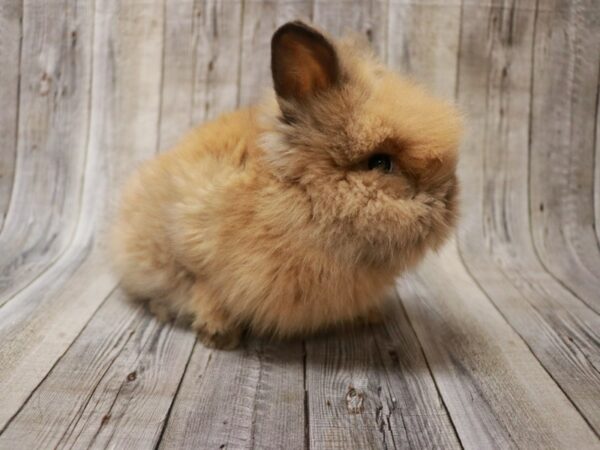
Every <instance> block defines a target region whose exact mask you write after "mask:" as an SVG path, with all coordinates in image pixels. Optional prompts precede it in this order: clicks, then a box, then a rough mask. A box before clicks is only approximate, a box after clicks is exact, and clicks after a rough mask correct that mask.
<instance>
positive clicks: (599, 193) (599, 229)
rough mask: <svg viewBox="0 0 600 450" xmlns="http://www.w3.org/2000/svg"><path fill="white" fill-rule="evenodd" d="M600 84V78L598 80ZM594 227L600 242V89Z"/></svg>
mask: <svg viewBox="0 0 600 450" xmlns="http://www.w3.org/2000/svg"><path fill="white" fill-rule="evenodd" d="M598 83H599V84H600V80H599V81H598ZM594 142H595V144H596V145H595V148H594V161H595V166H596V167H595V170H594V211H595V217H594V218H595V220H594V229H595V230H596V238H597V239H598V242H600V90H598V96H597V98H596V135H595V136H594Z"/></svg>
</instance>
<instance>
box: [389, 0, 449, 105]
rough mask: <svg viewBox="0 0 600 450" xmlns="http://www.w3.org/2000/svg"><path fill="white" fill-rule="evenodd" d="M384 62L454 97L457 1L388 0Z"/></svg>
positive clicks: (431, 89) (443, 93)
mask: <svg viewBox="0 0 600 450" xmlns="http://www.w3.org/2000/svg"><path fill="white" fill-rule="evenodd" d="M388 8H389V12H388V21H389V23H388V31H387V35H388V44H387V63H388V64H389V66H390V67H392V68H394V69H395V70H398V71H399V72H400V73H403V74H408V75H409V76H411V77H412V78H414V79H415V80H416V81H418V82H419V83H422V84H423V85H424V86H426V87H427V88H428V89H429V90H430V91H431V92H433V93H435V94H436V95H439V96H441V97H443V98H445V99H448V100H452V99H454V95H455V89H456V68H457V62H458V48H459V35H460V10H461V5H460V2H444V3H443V4H442V3H440V2H411V1H409V2H399V1H393V0H392V1H390V4H389V7H388Z"/></svg>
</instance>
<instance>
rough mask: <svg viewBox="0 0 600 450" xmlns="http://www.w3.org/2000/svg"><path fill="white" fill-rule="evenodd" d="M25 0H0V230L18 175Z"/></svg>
mask: <svg viewBox="0 0 600 450" xmlns="http://www.w3.org/2000/svg"><path fill="white" fill-rule="evenodd" d="M22 18H23V2H22V1H21V0H12V1H5V2H2V3H0V55H2V57H3V59H4V60H5V61H6V62H10V63H9V64H2V65H0V104H1V105H3V107H2V108H1V109H0V231H1V230H2V227H3V225H4V218H5V216H6V213H7V211H8V206H9V204H10V198H11V193H12V186H13V180H14V175H15V159H16V154H17V133H18V131H17V130H18V125H19V122H18V117H19V81H20V76H19V73H20V67H21V39H20V36H21V31H22V30H21V24H22Z"/></svg>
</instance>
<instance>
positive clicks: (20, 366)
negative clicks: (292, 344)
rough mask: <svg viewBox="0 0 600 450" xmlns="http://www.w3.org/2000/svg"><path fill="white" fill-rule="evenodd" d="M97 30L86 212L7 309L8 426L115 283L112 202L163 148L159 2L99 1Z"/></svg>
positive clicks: (0, 392) (2, 414) (2, 328)
mask: <svg viewBox="0 0 600 450" xmlns="http://www.w3.org/2000/svg"><path fill="white" fill-rule="evenodd" d="M157 18H158V19H159V20H157ZM94 34H95V35H94V46H95V48H94V55H95V57H94V79H93V82H92V97H93V99H94V100H93V107H92V114H91V127H90V140H89V150H88V157H87V159H86V166H85V172H84V173H83V184H84V188H83V194H82V195H83V201H82V214H81V217H80V220H79V223H78V227H77V230H76V233H75V237H74V239H73V240H72V242H71V243H70V246H69V247H68V248H67V250H66V251H65V253H64V255H63V256H62V257H61V258H60V259H58V261H57V262H56V263H55V264H54V265H53V266H52V267H50V268H49V270H47V271H46V272H45V273H44V274H43V275H42V276H40V277H38V278H37V279H36V281H35V282H34V283H32V284H30V285H29V286H28V287H27V288H26V289H24V290H22V291H20V292H19V293H18V294H17V295H16V296H15V297H14V298H13V300H12V301H11V302H9V303H8V304H6V305H4V306H3V307H2V308H1V309H0V336H1V339H2V342H3V343H5V344H4V345H3V346H2V348H1V349H0V367H1V368H2V370H1V371H0V403H1V404H2V405H3V407H2V408H1V409H0V430H1V429H2V428H4V427H5V425H6V424H7V423H8V422H9V421H10V420H11V418H12V417H13V416H14V414H15V413H16V412H17V411H18V410H19V408H20V407H21V405H22V404H23V403H24V401H25V400H26V399H27V398H28V396H29V395H30V393H31V392H32V391H33V390H34V389H35V387H36V386H37V385H38V384H39V383H40V381H42V380H43V379H44V377H45V376H46V374H47V373H48V372H49V370H50V369H51V368H52V366H53V365H54V364H55V362H56V361H57V360H58V359H59V358H60V356H61V355H62V354H63V353H64V352H65V350H66V349H67V348H68V347H69V345H70V344H71V343H72V341H73V340H74V339H75V337H76V336H77V335H78V334H79V332H80V331H81V329H82V328H83V327H84V326H85V324H86V323H87V321H88V320H89V318H90V317H91V315H92V314H93V313H94V311H95V310H96V309H97V308H98V306H99V305H100V304H101V303H102V301H103V300H104V299H105V298H106V296H107V295H108V294H109V293H110V292H111V291H112V290H113V289H114V287H115V285H116V280H115V279H114V277H113V276H112V275H111V273H110V268H109V265H108V264H107V260H106V255H105V254H104V251H105V245H106V243H105V242H103V241H102V240H97V239H96V238H95V235H96V233H97V234H98V236H103V228H102V226H103V224H104V218H105V215H106V214H105V212H106V208H107V206H108V205H110V204H111V201H114V198H115V197H116V191H117V190H118V186H119V184H120V180H122V177H123V174H124V173H127V172H129V171H130V170H131V168H132V166H133V165H135V164H136V162H138V161H139V160H140V158H142V157H144V156H148V155H150V154H152V153H154V151H155V148H156V140H157V133H156V124H157V116H158V105H159V101H158V100H159V93H160V90H159V85H160V73H161V71H160V61H161V58H160V55H161V45H160V43H161V39H162V7H161V5H156V6H155V7H153V8H149V7H148V5H140V4H137V5H132V6H121V7H119V5H117V4H116V2H115V3H113V4H102V5H98V6H97V10H96V14H95V27H94ZM107 43H109V44H108V45H107ZM125 92H126V93H128V95H127V96H126V95H124V93H125ZM107 93H111V94H110V95H109V94H107Z"/></svg>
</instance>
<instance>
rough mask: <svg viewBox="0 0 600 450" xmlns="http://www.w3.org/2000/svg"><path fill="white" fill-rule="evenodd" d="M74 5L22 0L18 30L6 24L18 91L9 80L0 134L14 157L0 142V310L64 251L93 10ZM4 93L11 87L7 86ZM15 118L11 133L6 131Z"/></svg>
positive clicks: (84, 132) (80, 142)
mask: <svg viewBox="0 0 600 450" xmlns="http://www.w3.org/2000/svg"><path fill="white" fill-rule="evenodd" d="M11 3H12V2H11ZM74 3H76V2H74V1H73V0H60V1H56V2H51V3H45V2H42V3H40V2H36V1H24V2H23V5H22V10H21V11H20V15H21V17H22V18H21V19H20V20H22V26H21V27H20V28H21V30H19V29H18V28H17V29H14V26H13V27H12V28H11V26H10V24H8V30H9V31H10V30H12V31H13V32H16V34H15V37H17V38H18V37H19V34H20V33H19V32H22V35H23V38H22V41H21V40H17V42H16V43H15V45H16V46H17V51H18V52H19V54H20V62H19V58H17V62H18V64H19V65H20V80H19V83H18V86H15V85H14V81H13V86H12V89H15V88H17V87H18V88H19V89H18V95H17V96H16V98H15V99H14V100H13V102H10V98H7V99H6V100H7V101H9V103H8V105H10V107H9V108H7V109H8V111H9V113H8V117H6V118H7V119H8V123H4V124H3V128H2V130H0V131H3V132H6V133H9V132H11V131H12V133H11V134H10V135H9V136H4V135H3V139H11V137H10V136H13V139H14V136H15V132H16V133H17V143H16V154H13V155H11V152H13V151H14V150H13V149H11V148H10V145H11V144H10V141H8V142H6V144H5V145H7V146H9V147H8V148H7V151H6V153H4V151H3V152H2V153H3V154H5V155H6V156H2V160H3V161H4V162H3V164H7V165H8V167H9V168H10V167H11V166H13V165H14V167H15V170H14V174H13V176H12V178H13V180H14V181H13V184H12V188H11V189H10V191H11V194H10V202H11V203H12V204H13V207H12V208H9V209H8V211H7V215H6V218H5V221H4V227H3V228H2V231H1V233H0V248H1V249H2V252H1V253H0V267H1V268H2V269H1V271H0V305H2V304H3V303H5V302H6V301H8V300H9V299H10V298H12V297H13V296H14V295H15V294H16V293H17V292H18V291H19V290H20V289H22V288H23V287H25V286H27V285H28V284H29V283H31V281H32V280H33V279H35V277H36V276H37V275H39V274H40V273H42V272H43V271H44V270H46V269H47V268H48V267H49V266H50V265H51V264H52V263H53V262H55V261H56V259H57V258H58V257H59V256H60V255H61V253H62V252H64V250H65V247H66V246H67V245H68V242H69V241H70V240H71V239H72V237H73V233H74V230H75V226H76V224H77V217H78V214H79V213H80V206H81V188H82V186H81V177H80V174H81V171H82V169H83V165H84V164H85V158H86V145H87V140H88V131H89V130H88V128H89V127H88V126H89V109H90V96H89V89H90V80H91V45H92V36H91V34H92V31H93V26H92V23H93V10H92V8H91V7H86V6H82V7H80V8H76V7H74ZM12 6H13V8H14V7H15V5H14V4H13V5H12ZM10 10H11V8H10V5H8V6H7V7H6V8H3V11H6V12H8V13H9V14H10ZM13 14H14V12H13ZM16 14H19V11H17V12H16ZM5 17H7V18H9V16H5ZM12 20H13V21H14V20H19V18H18V17H17V18H13V19H12ZM7 50H8V49H7ZM10 56H12V57H13V58H14V57H15V54H14V52H13V54H12V55H11V54H10V53H9V52H8V54H7V57H10ZM7 65H9V64H7ZM7 75H8V74H7ZM10 81H11V80H10V79H7V80H6V82H7V83H10ZM6 87H8V88H9V89H11V85H10V84H7V86H6ZM3 89H4V87H3ZM4 95H6V94H4ZM13 97H14V95H13ZM16 101H18V105H17V109H16V111H15V109H14V103H15V102H16ZM11 109H12V111H13V113H12V114H11V113H10V110H11ZM15 113H18V117H16V120H17V123H18V127H17V128H18V129H15V128H14V127H15V126H16V125H17V123H14V120H15V116H14V114H15ZM11 116H12V117H11ZM11 128H12V130H11ZM13 145H14V143H13ZM9 179H10V175H9ZM3 183H4V182H3ZM3 190H7V189H6V188H3Z"/></svg>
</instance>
